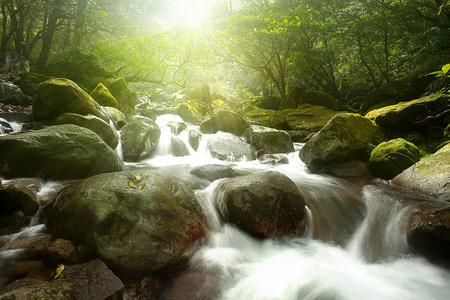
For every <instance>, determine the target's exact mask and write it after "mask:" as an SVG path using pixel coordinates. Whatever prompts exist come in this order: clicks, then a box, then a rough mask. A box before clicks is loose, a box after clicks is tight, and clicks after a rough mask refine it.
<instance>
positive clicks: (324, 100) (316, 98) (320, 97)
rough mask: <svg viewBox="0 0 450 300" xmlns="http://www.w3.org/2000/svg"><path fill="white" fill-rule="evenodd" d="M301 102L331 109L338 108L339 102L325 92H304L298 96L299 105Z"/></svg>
mask: <svg viewBox="0 0 450 300" xmlns="http://www.w3.org/2000/svg"><path fill="white" fill-rule="evenodd" d="M303 104H312V105H319V106H323V107H326V108H328V109H331V110H339V102H338V101H337V100H336V99H334V98H333V97H332V96H331V95H329V94H327V93H325V92H317V91H316V92H307V93H304V94H303V95H302V96H301V98H300V101H299V106H301V105H303Z"/></svg>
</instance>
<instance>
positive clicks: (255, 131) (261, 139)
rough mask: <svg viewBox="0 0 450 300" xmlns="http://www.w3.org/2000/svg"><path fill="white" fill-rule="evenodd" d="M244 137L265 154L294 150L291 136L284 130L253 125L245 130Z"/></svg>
mask: <svg viewBox="0 0 450 300" xmlns="http://www.w3.org/2000/svg"><path fill="white" fill-rule="evenodd" d="M244 138H245V140H246V141H247V143H249V144H250V145H252V146H253V147H254V148H255V149H256V150H257V151H258V150H260V151H262V153H264V154H273V153H288V152H294V146H293V143H292V139H291V136H290V135H289V134H288V133H287V132H286V131H283V130H276V129H273V128H268V127H264V126H257V125H253V126H251V127H250V128H249V129H247V130H246V131H245V134H244Z"/></svg>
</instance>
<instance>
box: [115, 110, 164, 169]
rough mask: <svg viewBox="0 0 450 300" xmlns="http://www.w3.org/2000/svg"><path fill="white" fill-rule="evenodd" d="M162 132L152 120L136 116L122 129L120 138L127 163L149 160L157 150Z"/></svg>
mask: <svg viewBox="0 0 450 300" xmlns="http://www.w3.org/2000/svg"><path fill="white" fill-rule="evenodd" d="M160 135H161V130H160V129H159V127H158V125H157V124H156V123H155V121H153V120H152V119H150V118H147V117H143V116H139V115H135V116H133V117H132V118H131V120H130V122H129V123H128V124H126V125H125V126H124V127H122V134H121V136H120V138H121V140H122V147H123V157H124V160H125V161H139V160H141V159H144V158H147V157H148V156H149V155H150V154H151V152H152V151H153V149H155V147H156V145H157V143H158V141H159V137H160Z"/></svg>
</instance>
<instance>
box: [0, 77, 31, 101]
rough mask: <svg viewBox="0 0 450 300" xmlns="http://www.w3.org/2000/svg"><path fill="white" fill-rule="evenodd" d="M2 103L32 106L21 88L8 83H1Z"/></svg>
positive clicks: (0, 98)
mask: <svg viewBox="0 0 450 300" xmlns="http://www.w3.org/2000/svg"><path fill="white" fill-rule="evenodd" d="M0 102H1V103H4V104H11V105H30V104H31V103H30V101H29V100H28V98H27V97H25V94H24V93H23V92H22V91H21V90H20V88H19V87H18V86H17V85H15V84H13V83H12V82H8V81H0Z"/></svg>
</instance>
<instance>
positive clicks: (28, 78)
mask: <svg viewBox="0 0 450 300" xmlns="http://www.w3.org/2000/svg"><path fill="white" fill-rule="evenodd" d="M49 79H51V78H50V77H48V76H45V75H43V74H38V73H23V74H21V75H20V81H19V87H20V89H21V90H22V92H23V93H24V94H25V95H28V96H33V95H34V90H35V89H36V87H37V86H38V85H39V84H41V83H42V82H44V81H47V80H49Z"/></svg>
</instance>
